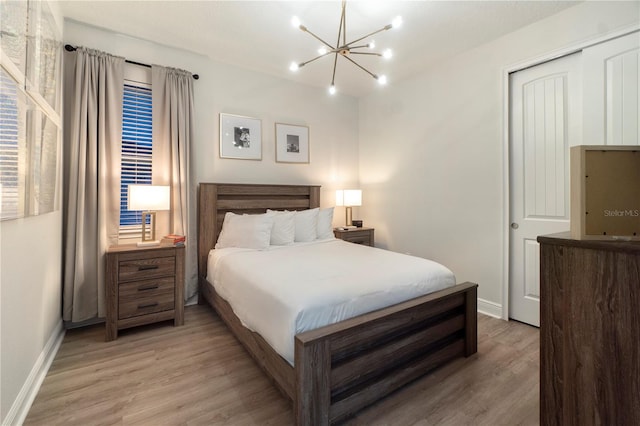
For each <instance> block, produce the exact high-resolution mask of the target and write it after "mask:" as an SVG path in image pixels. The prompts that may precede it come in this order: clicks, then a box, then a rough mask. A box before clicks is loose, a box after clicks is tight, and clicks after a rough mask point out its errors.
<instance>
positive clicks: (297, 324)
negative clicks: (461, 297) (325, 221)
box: [207, 239, 455, 365]
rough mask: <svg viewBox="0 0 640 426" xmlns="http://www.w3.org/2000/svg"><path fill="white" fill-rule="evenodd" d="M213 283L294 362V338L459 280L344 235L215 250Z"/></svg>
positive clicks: (414, 259)
mask: <svg viewBox="0 0 640 426" xmlns="http://www.w3.org/2000/svg"><path fill="white" fill-rule="evenodd" d="M207 271H208V273H207V280H208V281H209V283H211V284H213V286H214V288H215V290H216V292H217V293H218V294H219V295H220V296H221V297H222V298H223V299H225V300H226V301H227V302H229V304H230V305H231V307H232V309H233V311H234V312H235V314H236V316H237V317H238V318H239V319H240V321H241V322H242V324H243V325H244V326H245V327H247V328H249V329H251V330H253V331H255V332H257V333H259V334H260V335H261V336H262V337H263V338H264V339H265V340H266V341H267V342H268V343H269V344H270V345H271V347H272V348H273V349H275V350H276V352H278V353H279V354H280V355H281V356H282V357H284V358H285V359H286V360H287V361H288V362H289V363H290V364H291V365H293V360H294V336H295V335H296V334H298V333H301V332H303V331H308V330H313V329H316V328H319V327H322V326H324V325H328V324H332V323H335V322H338V321H342V320H345V319H348V318H351V317H354V316H357V315H360V314H363V313H367V312H371V311H374V310H376V309H380V308H383V307H386V306H391V305H394V304H396V303H400V302H403V301H405V300H409V299H412V298H414V297H418V296H421V295H424V294H428V293H432V292H434V291H438V290H441V289H443V288H446V287H451V286H453V285H454V284H455V277H454V275H453V273H452V272H451V271H450V270H449V269H448V268H446V267H445V266H443V265H441V264H439V263H436V262H433V261H431V260H427V259H423V258H418V257H414V256H408V255H403V254H399V253H394V252H391V251H387V250H382V249H377V248H373V247H367V246H361V245H358V244H353V243H349V242H345V241H342V240H337V239H330V240H324V241H318V242H313V243H296V244H293V245H289V246H271V247H270V248H269V249H267V250H250V249H241V248H224V249H216V250H211V252H210V253H209V259H208V269H207Z"/></svg>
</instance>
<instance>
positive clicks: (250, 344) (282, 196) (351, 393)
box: [198, 183, 478, 425]
mask: <svg viewBox="0 0 640 426" xmlns="http://www.w3.org/2000/svg"><path fill="white" fill-rule="evenodd" d="M319 205H320V187H319V186H302V185H248V184H215V183H201V184H200V185H199V190H198V276H199V287H200V288H199V290H200V297H199V302H200V303H204V301H205V300H206V301H207V302H208V303H209V304H210V305H211V306H212V307H213V308H214V309H215V310H216V312H217V313H218V315H219V316H220V317H221V318H222V320H223V321H224V322H225V323H226V324H227V326H228V327H229V328H230V329H231V331H232V332H233V333H234V334H235V336H236V337H237V339H238V340H239V341H240V342H241V343H242V344H243V345H244V347H245V348H246V349H247V351H248V352H249V353H250V354H251V356H252V357H253V358H254V359H255V361H256V362H257V363H258V364H259V365H260V367H262V369H263V370H264V371H265V372H266V373H267V374H268V375H269V376H270V377H271V379H272V380H273V382H274V383H275V385H276V386H277V387H278V388H279V389H280V390H281V391H282V392H283V393H284V394H285V395H286V396H287V397H288V398H289V399H291V401H293V405H294V412H295V418H296V424H298V425H327V424H331V423H335V422H340V421H342V420H345V419H347V418H349V417H350V416H351V415H353V414H354V413H355V412H357V411H359V410H360V409H362V408H364V407H366V406H367V405H370V404H371V403H373V402H375V401H377V400H379V399H381V398H382V397H384V396H386V395H388V394H389V393H391V392H393V391H394V390H396V389H398V388H400V387H401V386H404V385H405V384H407V383H409V382H411V381H412V380H415V379H416V378H418V377H420V376H422V375H424V374H426V373H427V372H429V371H431V370H433V369H434V368H436V367H438V366H440V365H442V364H444V363H446V362H448V361H449V360H452V359H454V358H458V357H460V356H466V357H468V356H470V355H472V354H474V353H476V351H477V312H476V311H477V299H476V298H477V295H476V292H477V287H478V286H477V284H473V283H463V284H458V285H456V286H454V287H451V288H447V289H444V290H441V291H437V292H435V293H431V294H429V295H426V296H422V297H418V298H415V299H411V300H409V301H407V302H404V303H400V304H397V305H393V306H390V307H388V308H384V309H380V310H377V311H374V312H371V313H368V314H364V315H360V316H358V317H355V318H351V319H348V320H345V321H341V322H339V323H336V324H332V325H328V326H325V327H321V328H319V329H316V330H312V331H308V332H304V333H301V334H298V335H296V336H295V368H294V367H292V366H291V365H290V364H289V363H288V362H287V361H286V360H285V359H284V358H282V357H281V356H280V355H278V354H277V353H276V352H275V351H274V350H273V349H272V348H271V347H270V346H269V344H268V343H267V342H266V341H265V340H264V339H263V338H262V337H261V336H260V335H259V334H257V333H255V332H252V331H250V330H249V329H247V328H245V327H244V326H243V325H242V324H241V323H240V320H239V319H238V318H237V317H236V316H235V314H234V313H233V310H232V309H231V307H230V306H229V304H228V303H227V302H226V301H225V300H224V299H222V298H221V297H220V296H218V295H217V294H216V292H215V291H214V289H213V286H211V285H209V283H207V280H206V274H207V272H206V269H207V257H208V254H209V251H210V250H211V249H212V248H213V247H214V245H215V242H216V240H217V238H218V235H219V234H220V230H221V228H222V222H223V220H224V215H225V213H226V212H228V211H232V212H235V213H264V212H265V210H266V209H267V208H270V209H278V210H282V209H287V210H303V209H308V208H314V207H319Z"/></svg>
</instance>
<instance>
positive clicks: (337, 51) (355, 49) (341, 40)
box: [289, 0, 402, 95]
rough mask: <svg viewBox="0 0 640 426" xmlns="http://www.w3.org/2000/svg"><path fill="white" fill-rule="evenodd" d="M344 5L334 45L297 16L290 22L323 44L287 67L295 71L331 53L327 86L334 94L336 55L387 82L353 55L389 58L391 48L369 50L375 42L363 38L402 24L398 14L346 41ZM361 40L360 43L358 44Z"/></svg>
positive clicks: (384, 82)
mask: <svg viewBox="0 0 640 426" xmlns="http://www.w3.org/2000/svg"><path fill="white" fill-rule="evenodd" d="M346 7H347V2H346V0H345V1H343V2H342V13H341V15H340V24H339V25H338V41H337V42H336V44H335V46H334V45H331V44H329V43H327V42H326V41H324V40H323V39H321V38H320V37H318V36H317V35H315V34H314V33H312V32H311V31H309V29H308V28H307V27H305V26H304V25H302V23H301V22H300V20H299V19H298V18H297V17H295V16H294V17H293V19H292V20H291V24H292V25H293V26H294V27H296V28H300V29H301V30H302V31H303V32H305V33H308V34H309V35H311V36H312V37H313V38H315V39H316V40H318V41H319V42H320V43H322V44H323V46H322V47H321V48H320V49H318V56H316V57H315V58H312V59H309V60H308V61H304V62H299V63H298V62H292V63H291V66H290V67H289V69H290V70H291V71H297V70H298V69H300V68H302V67H303V66H305V65H307V64H309V63H311V62H313V61H316V60H318V59H320V58H324V57H325V56H331V55H333V57H334V59H333V73H332V76H331V86H329V93H330V94H332V95H333V94H335V93H336V86H335V80H336V66H337V65H338V57H339V56H341V57H343V58H344V59H346V60H347V61H349V62H351V63H352V64H353V65H355V66H357V67H358V68H360V69H361V70H362V71H364V72H366V73H367V74H369V75H370V76H371V77H373V78H374V79H376V80H377V81H378V83H380V84H382V85H384V84H386V83H387V77H386V76H384V75H377V74H374V73H372V72H371V71H369V70H368V69H366V68H365V67H363V66H362V65H360V64H359V63H357V62H356V61H355V60H354V59H353V56H355V55H369V56H381V57H383V58H385V59H389V58H391V56H392V53H391V50H390V49H387V50H385V51H383V52H382V53H377V52H372V51H370V50H371V49H374V48H375V42H374V41H373V40H371V41H369V42H364V41H363V40H365V39H367V38H369V37H371V36H373V35H374V34H378V33H379V32H382V31H387V30H390V29H391V28H398V27H400V26H401V25H402V18H401V17H400V16H397V17H396V18H395V19H394V20H393V21H392V22H391V23H390V24H388V25H385V26H384V27H382V28H380V29H379V30H377V31H374V32H372V33H369V34H367V35H365V36H363V37H360V38H357V39H355V40H353V41H350V42H348V43H347V17H346V13H345V11H346ZM360 42H362V43H361V44H358V43H360Z"/></svg>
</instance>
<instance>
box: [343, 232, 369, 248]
mask: <svg viewBox="0 0 640 426" xmlns="http://www.w3.org/2000/svg"><path fill="white" fill-rule="evenodd" d="M343 240H344V241H348V242H350V243H356V244H366V245H369V244H370V242H371V236H370V235H369V233H368V232H367V233H365V234H356V233H354V234H352V235H347V236H345V237H344V238H343Z"/></svg>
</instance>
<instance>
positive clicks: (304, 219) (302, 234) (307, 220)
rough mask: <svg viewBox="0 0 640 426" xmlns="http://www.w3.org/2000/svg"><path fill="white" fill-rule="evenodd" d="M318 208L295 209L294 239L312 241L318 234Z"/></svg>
mask: <svg viewBox="0 0 640 426" xmlns="http://www.w3.org/2000/svg"><path fill="white" fill-rule="evenodd" d="M318 210H320V209H318V208H315V209H309V210H300V211H297V212H296V214H295V215H294V216H293V219H294V221H295V224H296V232H295V238H294V239H295V241H296V242H309V241H314V240H315V239H316V238H317V236H318V231H317V229H318Z"/></svg>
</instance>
